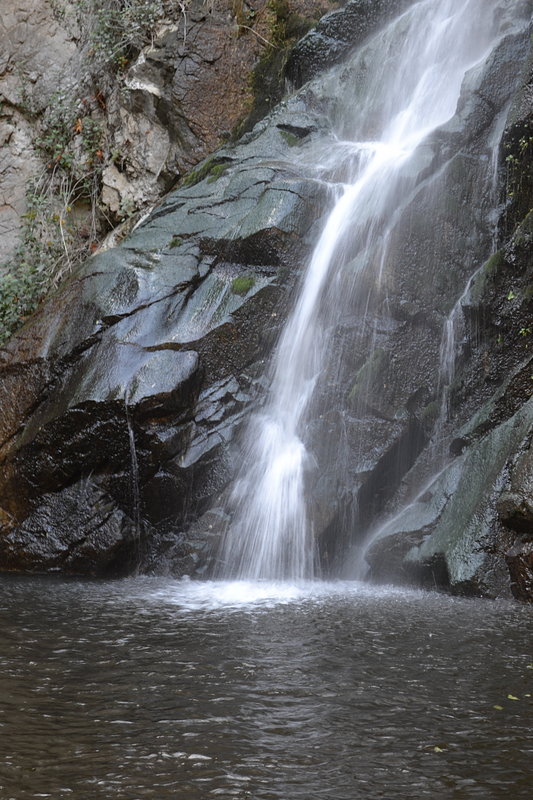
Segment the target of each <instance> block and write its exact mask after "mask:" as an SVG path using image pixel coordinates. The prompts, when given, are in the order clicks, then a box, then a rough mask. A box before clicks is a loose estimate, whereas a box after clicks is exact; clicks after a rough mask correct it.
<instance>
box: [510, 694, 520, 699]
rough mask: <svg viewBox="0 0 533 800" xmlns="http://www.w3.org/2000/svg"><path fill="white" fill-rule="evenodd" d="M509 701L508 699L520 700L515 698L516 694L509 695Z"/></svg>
mask: <svg viewBox="0 0 533 800" xmlns="http://www.w3.org/2000/svg"><path fill="white" fill-rule="evenodd" d="M507 699H508V700H518V699H519V698H518V697H515V696H514V694H508V695H507Z"/></svg>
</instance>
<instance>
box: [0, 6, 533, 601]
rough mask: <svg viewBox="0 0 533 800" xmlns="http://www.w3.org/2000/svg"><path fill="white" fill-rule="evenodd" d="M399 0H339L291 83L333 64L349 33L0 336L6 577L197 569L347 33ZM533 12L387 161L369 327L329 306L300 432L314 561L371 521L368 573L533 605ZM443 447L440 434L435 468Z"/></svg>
mask: <svg viewBox="0 0 533 800" xmlns="http://www.w3.org/2000/svg"><path fill="white" fill-rule="evenodd" d="M398 7H400V6H399V5H398V4H390V3H389V4H386V3H374V4H372V9H373V11H372V14H371V13H370V10H371V6H370V4H369V3H366V2H363V0H360V2H356V0H353V2H351V3H349V4H348V5H347V7H346V9H345V10H344V14H345V16H344V17H343V16H342V13H341V12H335V13H334V14H332V15H329V16H328V17H327V18H326V19H325V20H324V21H323V22H322V23H321V25H320V27H319V29H317V30H318V33H317V34H313V36H314V37H315V38H316V37H318V40H319V41H320V42H321V44H320V46H318V49H317V50H314V51H313V52H314V53H315V54H316V53H320V55H319V56H316V58H315V56H313V57H312V58H311V61H310V62H309V68H308V69H309V72H305V71H304V67H303V66H302V67H298V70H299V72H298V75H299V76H300V77H299V78H298V80H303V78H304V77H305V76H307V75H314V74H315V71H316V70H317V69H318V66H321V65H322V61H321V59H322V50H321V49H320V48H322V46H323V40H324V37H325V35H326V33H324V32H327V37H329V39H331V40H332V42H333V43H332V42H330V43H329V45H328V46H330V50H329V52H330V56H331V59H332V60H333V61H336V60H337V59H338V58H340V55H338V54H339V52H340V51H339V48H338V46H337V44H338V41H341V40H342V41H344V45H343V47H344V50H343V54H344V55H345V56H346V58H347V60H345V61H344V62H343V63H342V65H341V66H340V67H339V68H337V69H334V70H330V71H328V72H326V73H324V74H321V75H318V76H317V77H315V78H313V80H312V81H311V82H309V83H307V84H305V85H304V86H303V87H302V88H301V89H300V90H299V91H298V92H297V93H295V94H293V95H292V96H290V97H289V98H288V99H286V100H285V101H283V102H282V103H281V104H280V105H279V106H277V107H276V109H275V110H274V111H273V112H272V113H271V114H270V115H269V116H268V117H267V118H266V119H265V120H263V121H261V122H259V123H258V124H257V125H256V126H255V128H254V129H253V130H252V131H251V132H249V133H248V134H246V135H245V136H244V137H243V138H242V139H241V140H240V142H239V143H238V144H237V145H235V146H229V145H228V146H225V147H223V148H222V149H219V150H218V151H216V153H215V154H214V155H213V156H212V157H211V158H209V159H207V160H205V161H204V162H202V163H201V164H200V165H199V166H198V167H197V168H196V170H194V171H193V172H191V173H190V174H189V176H188V178H187V179H186V180H185V181H183V182H182V183H181V185H180V186H179V187H178V188H177V189H175V190H174V191H172V192H171V193H170V194H168V195H167V196H166V197H165V199H164V200H163V201H162V202H160V203H159V204H158V205H156V207H155V208H154V209H153V210H152V211H151V213H150V215H149V216H148V217H147V218H146V219H145V220H144V221H142V222H141V224H139V225H137V227H136V228H135V229H134V231H133V232H132V233H131V234H130V235H129V236H128V237H127V238H126V239H124V241H123V242H122V243H121V244H120V245H119V246H118V247H115V248H114V249H111V250H108V251H107V252H105V253H101V254H98V255H95V256H94V257H93V258H91V259H89V260H88V261H87V262H86V263H85V264H84V265H83V266H82V267H81V268H80V269H78V270H77V271H76V272H75V273H74V274H73V275H72V277H71V278H70V279H69V280H68V281H67V282H66V283H65V284H64V285H63V286H62V287H61V288H60V290H59V291H58V292H57V293H56V294H54V295H52V296H51V297H50V298H49V299H48V300H47V302H46V304H44V305H43V306H42V307H41V308H40V310H39V311H38V312H37V313H36V314H35V315H34V317H33V318H32V319H31V320H30V321H29V322H28V323H27V324H26V326H25V327H24V328H23V329H22V330H21V331H20V332H19V334H17V335H16V336H15V337H14V338H13V339H12V340H11V341H10V342H9V344H8V345H7V346H6V347H5V348H4V349H3V350H2V351H1V354H0V355H1V381H2V382H1V384H0V396H1V397H2V408H3V412H4V413H3V415H2V418H1V419H0V442H1V445H0V459H1V463H2V475H1V479H0V506H1V510H0V524H1V528H0V565H1V566H3V568H4V569H21V570H26V571H43V570H61V571H66V572H72V573H76V574H93V575H102V574H120V573H124V572H128V571H131V570H133V569H135V568H140V569H144V570H155V571H161V570H163V569H168V570H170V571H171V572H172V573H173V574H184V573H188V574H191V573H194V572H196V573H198V574H200V573H202V571H203V570H205V569H209V566H210V563H211V559H212V558H213V556H214V553H215V552H216V542H217V536H218V534H219V532H220V530H221V529H222V528H223V527H224V525H225V524H226V522H227V517H226V513H227V512H226V507H225V504H224V502H223V498H224V492H225V491H226V490H227V487H228V486H229V485H230V484H231V480H232V477H233V476H234V474H235V470H236V467H237V465H238V464H239V462H240V460H241V457H242V456H241V453H240V450H239V437H238V433H239V430H240V428H241V426H242V423H243V419H244V417H245V414H246V413H247V411H248V409H249V407H250V405H251V404H252V405H253V404H257V403H260V402H261V400H262V397H263V396H264V391H265V385H264V383H265V382H264V379H263V378H262V375H263V373H264V365H265V360H266V359H267V358H268V354H269V352H270V351H271V350H272V347H273V346H274V343H275V341H276V339H277V336H278V334H279V330H280V326H281V325H282V323H283V320H284V317H285V315H286V313H287V309H288V307H289V305H290V294H291V290H292V289H293V287H294V286H295V284H296V283H297V280H298V277H299V274H300V273H301V270H302V269H303V268H304V266H305V263H306V259H307V256H308V254H309V251H310V249H311V247H312V246H313V244H314V242H315V241H316V238H317V234H318V230H319V226H320V220H321V217H322V216H323V214H324V212H325V211H326V209H327V208H328V207H329V205H330V204H331V197H332V193H331V189H332V188H333V189H334V188H335V186H336V183H337V182H338V181H339V180H343V179H344V177H345V176H344V174H342V172H339V170H338V167H336V168H335V169H329V168H328V167H327V166H326V167H324V166H322V167H321V168H320V170H318V169H316V168H315V167H313V164H315V163H317V162H320V163H321V164H322V165H324V164H327V159H326V158H325V155H326V154H327V153H328V152H329V151H330V150H331V148H332V146H333V143H334V142H335V141H337V140H338V139H342V138H343V136H344V134H345V132H346V131H345V128H344V127H343V126H346V127H347V128H349V125H350V121H349V120H346V114H343V115H342V116H343V119H344V122H343V123H339V122H337V120H339V119H340V118H341V116H340V114H339V109H341V108H342V109H343V110H345V109H346V108H349V107H354V113H357V105H356V103H355V102H354V99H353V87H354V86H355V87H358V85H359V84H358V81H359V77H360V76H359V71H358V70H359V69H360V67H359V62H358V61H357V59H352V58H350V57H349V54H347V52H346V51H347V50H348V49H349V47H346V46H345V45H346V43H347V42H346V39H347V37H345V38H344V40H343V39H342V36H343V35H344V34H343V33H342V32H343V31H344V30H348V28H349V26H352V28H353V30H354V31H356V32H357V36H359V37H360V38H361V39H364V38H367V37H368V36H370V34H371V32H372V30H375V26H376V25H378V24H381V23H382V22H383V21H384V20H385V19H386V15H387V14H388V13H389V12H391V10H397V9H398ZM402 7H403V5H402ZM530 10H531V8H530V3H527V2H526V3H524V4H523V8H522V7H521V8H520V9H517V7H516V6H515V7H514V9H513V10H512V11H511V12H510V16H509V20H506V19H505V16H504V18H503V20H502V23H501V24H502V38H501V41H500V43H499V45H498V46H497V47H496V49H495V51H494V52H493V53H492V55H491V56H490V57H489V58H488V59H487V62H486V64H485V65H484V68H483V69H482V70H481V69H479V70H475V71H473V72H472V73H470V74H469V76H468V80H467V85H465V87H464V91H463V94H462V97H461V100H460V103H459V106H458V109H457V112H456V114H455V116H454V118H453V119H452V120H451V121H450V122H449V123H447V124H446V125H445V126H443V127H442V128H440V129H439V130H438V131H437V133H436V134H434V135H433V136H432V137H430V138H429V139H428V140H426V142H425V143H424V144H423V145H422V146H421V147H420V148H419V150H418V151H417V153H416V155H415V157H414V159H412V160H411V161H410V162H408V163H407V164H406V166H405V176H404V186H405V187H406V191H405V197H407V201H406V206H405V211H404V213H403V214H402V215H401V216H400V217H399V218H396V217H394V224H393V226H392V240H393V246H392V248H391V250H392V252H393V254H394V257H393V258H390V259H388V261H387V263H386V264H384V266H383V272H382V282H381V284H380V286H379V287H378V288H376V286H374V284H372V285H371V284H370V280H368V281H367V279H366V277H364V276H363V281H362V284H364V285H362V288H361V298H362V299H361V304H362V305H364V307H365V309H366V315H365V317H364V321H363V322H361V321H358V319H360V318H358V317H357V314H356V312H357V309H339V319H338V321H337V322H336V325H335V330H334V342H335V348H336V349H338V350H339V352H340V351H341V350H342V351H343V352H344V353H345V354H346V356H345V358H343V360H342V362H341V363H340V364H338V363H337V362H336V361H335V360H334V359H332V363H331V367H330V370H329V374H328V375H327V376H326V379H325V381H324V386H325V387H326V388H324V390H323V391H322V392H321V393H320V396H317V399H316V408H317V413H316V417H315V419H314V420H313V422H312V424H311V426H310V427H311V431H310V433H311V447H312V450H313V456H314V458H315V460H316V464H317V465H318V469H317V470H316V473H315V477H314V478H313V482H312V484H311V485H310V486H309V492H310V495H311V496H312V498H313V508H312V509H311V513H312V516H313V520H314V527H315V530H316V531H317V536H318V539H319V548H320V551H321V557H322V564H323V568H324V571H325V572H327V571H328V570H331V571H334V572H338V571H339V564H341V563H346V562H347V561H349V555H348V554H349V553H350V551H351V548H353V546H354V545H355V546H360V545H361V543H362V542H364V541H365V540H366V539H367V538H368V537H369V538H370V540H371V542H372V543H371V545H370V547H369V549H368V553H367V558H368V561H369V563H370V565H371V571H372V574H373V576H374V577H375V578H376V579H386V580H390V579H392V580H404V581H408V582H415V583H419V582H421V583H423V584H425V585H434V584H437V585H438V586H445V587H446V588H451V589H452V591H461V592H467V593H476V594H483V595H489V596H496V595H503V596H507V595H509V594H510V593H511V591H512V592H513V593H514V595H515V596H516V597H519V598H520V599H531V596H532V588H531V586H532V584H531V570H532V562H531V559H532V545H531V541H532V539H531V530H532V529H531V514H532V513H533V511H532V501H531V480H532V478H531V474H532V473H531V470H532V467H531V464H530V460H531V459H530V457H529V437H530V429H531V422H532V416H531V415H532V410H533V407H532V405H531V400H530V394H531V380H530V376H531V371H532V370H531V364H530V360H529V356H528V351H527V344H528V342H529V337H530V335H531V336H533V333H532V332H531V330H530V322H529V315H530V303H531V296H532V295H531V292H530V291H529V288H530V285H531V283H533V281H532V280H531V276H530V271H531V269H532V268H533V267H532V264H531V236H532V230H531V214H529V215H528V213H527V212H529V208H530V206H531V185H532V184H531V173H530V172H529V173H528V172H527V169H530V163H531V154H532V150H531V141H532V138H531V137H532V136H533V131H532V116H531V114H532V109H531V91H532V89H531V86H532V84H531V67H530V61H528V58H530V56H529V51H530V42H531V39H530V31H529V30H528V29H527V24H526V23H527V20H528V19H529V18H530V17H528V13H529V12H530ZM356 11H357V12H358V14H359V16H357V14H356ZM343 20H344V23H343ZM352 28H350V30H352ZM339 32H340V33H339ZM333 33H335V36H333ZM168 35H170V34H168ZM172 35H174V34H172ZM313 36H311V37H309V38H308V40H307V41H308V42H309V41H313ZM336 37H337V38H336ZM333 40H335V41H333ZM303 41H304V42H305V40H303ZM335 42H337V44H335ZM310 46H311V45H309V47H310ZM368 46H369V47H373V48H379V37H377V38H375V39H371V40H369V45H368ZM307 47H308V44H305V45H304V44H303V43H302V45H301V46H300V49H297V50H296V51H295V56H294V60H293V61H292V62H291V63H292V65H293V66H292V67H291V66H289V69H293V70H295V69H296V67H295V66H294V65H295V64H296V63H297V61H298V59H301V64H302V65H303V64H304V63H307V62H306V61H305V58H304V56H303V55H298V53H304V52H305V51H306V48H307ZM341 49H342V48H341ZM147 63H148V62H147ZM298 63H300V62H298ZM141 67H142V69H141ZM306 69H307V67H306ZM139 70H140V72H139V73H138V74H139V75H141V72H142V75H143V76H144V77H143V78H142V80H144V81H145V82H148V81H149V75H148V72H143V71H142V70H148V66H145V65H144V64H141V65H140V66H139ZM129 74H130V77H131V76H132V75H133V72H130V73H129ZM293 74H294V73H293ZM132 79H133V78H132ZM139 80H141V78H140V77H139ZM150 80H152V78H150ZM154 81H155V79H154ZM165 91H166V90H165ZM154 96H155V95H153V96H152V99H153V97H154ZM156 105H157V104H156ZM139 107H140V108H146V106H143V104H142V103H141V104H140V106H139ZM154 107H155V106H154ZM158 107H159V108H160V106H158ZM142 113H144V111H143V112H142ZM369 125H371V121H369ZM502 130H503V131H504V135H503V142H502V145H501V153H500V159H499V163H500V164H501V167H500V172H499V175H498V176H496V178H497V180H496V181H495V180H494V179H493V172H492V170H493V164H494V163H495V160H496V159H495V158H494V156H495V155H497V152H496V151H497V147H498V142H499V139H500V137H501V133H502ZM193 149H194V148H193ZM191 152H192V151H191ZM509 156H511V157H512V158H509ZM117 169H118V168H117ZM110 174H111V173H110ZM111 177H112V176H111ZM110 180H111V178H110ZM113 180H115V181H118V180H119V178H118V177H117V176H116V175H115V176H114V178H113ZM498 182H499V186H500V189H501V202H500V200H499V198H496V197H495V191H496V192H497V191H499V190H498V189H495V184H496V183H498ZM504 195H505V196H504ZM495 206H497V208H496V211H495ZM496 226H498V230H497V231H496ZM495 236H497V237H498V240H499V245H498V246H499V250H498V252H497V253H496V255H493V256H492V257H491V258H490V259H489V260H488V261H487V257H488V256H489V255H490V253H491V250H492V249H493V244H492V243H493V240H494V238H495ZM484 262H485V263H484ZM480 265H482V266H480ZM356 267H357V265H354V269H355V268H356ZM473 274H474V275H475V276H474V278H473V280H472V281H471V282H470V283H469V278H470V276H472V275H473ZM365 281H366V282H367V283H368V286H367V285H366V283H365ZM466 286H468V290H467V291H466V292H465V287H466ZM458 301H459V303H458ZM454 307H455V313H454V315H453V316H452V317H451V318H452V320H455V325H456V329H457V335H458V338H462V345H461V347H460V348H459V349H460V350H461V352H460V355H459V358H458V360H457V363H456V368H455V377H454V380H453V383H452V384H451V385H450V387H449V393H448V395H449V396H448V407H449V413H448V417H447V418H445V416H444V415H443V414H442V413H440V409H441V404H442V399H443V398H442V391H441V389H442V381H443V378H442V371H440V368H439V363H440V360H441V350H442V331H443V329H444V328H445V322H446V319H447V318H448V317H449V315H450V314H451V313H452V310H453V309H454ZM461 326H463V328H462V331H461V332H460V331H459V329H460V328H461ZM459 334H460V335H459ZM328 386H329V387H331V386H333V390H332V391H330V390H329V389H328V388H327V387H328ZM437 440H439V441H444V442H445V443H450V442H451V455H450V456H449V458H448V459H447V460H444V461H443V460H442V447H440V449H439V447H437V444H436V442H437ZM446 449H447V446H446ZM437 465H438V470H439V471H438V474H437V476H436V477H435V472H436V471H437ZM420 487H424V489H423V491H421V490H420Z"/></svg>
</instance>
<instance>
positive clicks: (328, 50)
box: [286, 0, 410, 88]
mask: <svg viewBox="0 0 533 800" xmlns="http://www.w3.org/2000/svg"><path fill="white" fill-rule="evenodd" d="M409 3H410V0H392V1H391V0H349V1H348V2H347V3H346V5H345V6H343V8H340V9H338V10H337V11H332V12H331V13H330V14H326V16H324V17H322V19H321V20H320V22H319V23H318V25H317V26H316V27H315V28H313V30H312V31H310V32H309V33H308V34H307V35H306V36H304V37H303V38H302V39H301V40H300V41H299V42H298V44H297V45H296V47H294V49H293V50H292V52H291V54H290V56H289V60H288V62H287V67H286V74H287V77H288V78H289V80H290V81H291V82H292V83H293V84H294V86H295V87H297V88H298V87H300V86H302V85H303V84H304V83H306V82H307V81H309V80H311V79H312V78H314V77H315V76H316V75H318V74H319V73H320V72H321V71H322V70H324V69H326V68H328V67H331V66H333V65H334V64H337V63H338V62H339V61H341V60H342V59H343V58H345V57H346V56H347V55H348V54H349V53H350V52H351V51H352V50H354V49H355V47H357V45H359V44H361V42H362V41H363V40H364V39H365V38H366V37H367V36H369V35H370V34H371V33H373V32H374V31H375V30H376V29H377V27H378V26H379V25H381V24H383V23H384V22H385V21H386V20H388V19H391V18H392V17H393V16H395V14H397V13H398V12H399V11H401V10H402V9H403V8H406V7H407V6H408V5H409Z"/></svg>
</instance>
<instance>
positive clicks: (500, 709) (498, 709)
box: [492, 706, 503, 711]
mask: <svg viewBox="0 0 533 800" xmlns="http://www.w3.org/2000/svg"><path fill="white" fill-rule="evenodd" d="M492 707H493V708H495V709H496V711H503V706H492Z"/></svg>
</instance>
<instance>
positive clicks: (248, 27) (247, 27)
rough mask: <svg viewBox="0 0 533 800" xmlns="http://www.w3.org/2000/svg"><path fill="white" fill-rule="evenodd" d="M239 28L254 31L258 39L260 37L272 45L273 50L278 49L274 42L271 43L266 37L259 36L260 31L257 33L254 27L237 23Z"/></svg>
mask: <svg viewBox="0 0 533 800" xmlns="http://www.w3.org/2000/svg"><path fill="white" fill-rule="evenodd" d="M239 28H246V30H247V31H251V32H252V33H254V34H255V35H256V36H257V38H258V39H261V41H262V42H264V43H265V44H267V45H268V46H269V47H273V48H274V50H279V47H278V46H277V45H276V44H272V42H269V41H268V39H265V37H264V36H261V34H260V33H257V31H254V29H253V28H250V26H249V25H239Z"/></svg>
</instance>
